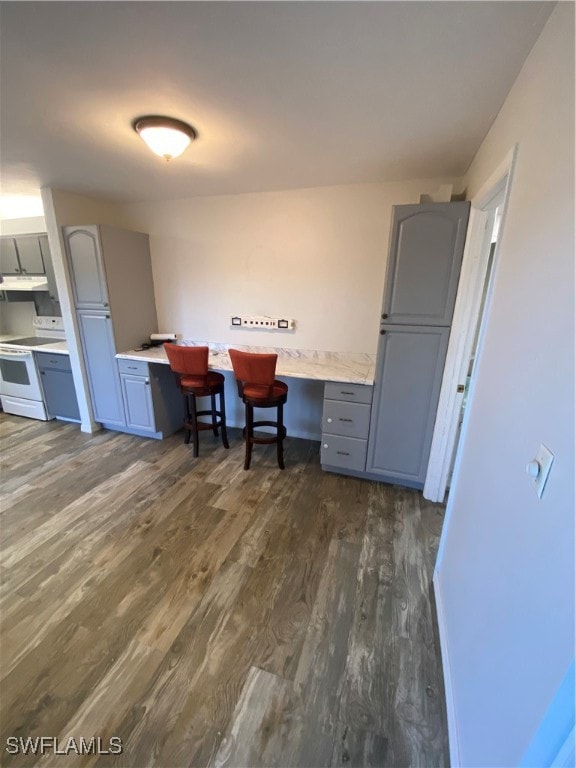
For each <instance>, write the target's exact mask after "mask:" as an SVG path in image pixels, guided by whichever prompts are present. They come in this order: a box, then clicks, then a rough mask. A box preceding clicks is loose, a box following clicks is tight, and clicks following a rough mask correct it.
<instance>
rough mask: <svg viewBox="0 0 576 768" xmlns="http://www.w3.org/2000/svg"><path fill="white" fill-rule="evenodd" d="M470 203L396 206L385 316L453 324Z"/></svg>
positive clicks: (403, 320) (409, 322) (392, 320)
mask: <svg viewBox="0 0 576 768" xmlns="http://www.w3.org/2000/svg"><path fill="white" fill-rule="evenodd" d="M469 208H470V204H469V203H467V202H462V203H450V204H448V205H447V204H441V203H431V204H429V205H402V206H397V207H396V208H395V218H394V222H393V226H392V231H391V234H390V261H389V263H388V270H387V278H386V290H385V293H384V301H383V306H382V314H383V320H385V321H386V322H387V323H397V324H401V325H439V326H446V325H450V322H451V320H452V314H453V312H454V303H455V301H456V291H457V288H458V278H459V275H460V263H461V259H462V250H463V248H464V240H465V238H466V226H467V223H468V212H469Z"/></svg>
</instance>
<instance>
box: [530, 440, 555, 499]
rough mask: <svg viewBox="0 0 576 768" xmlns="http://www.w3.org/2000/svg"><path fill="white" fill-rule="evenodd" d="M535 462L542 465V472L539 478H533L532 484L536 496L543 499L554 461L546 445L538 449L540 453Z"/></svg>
mask: <svg viewBox="0 0 576 768" xmlns="http://www.w3.org/2000/svg"><path fill="white" fill-rule="evenodd" d="M534 461H537V462H538V464H539V465H540V472H539V473H538V476H537V477H533V478H531V482H532V485H533V486H534V490H535V491H536V494H537V495H538V498H539V499H541V498H542V494H543V493H544V486H545V485H546V480H547V479H548V474H549V472H550V467H551V466H552V462H553V461H554V454H553V453H552V451H550V450H549V449H548V448H546V446H545V445H541V446H540V448H538V453H537V454H536V456H535V457H534Z"/></svg>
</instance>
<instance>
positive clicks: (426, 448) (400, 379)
mask: <svg viewBox="0 0 576 768" xmlns="http://www.w3.org/2000/svg"><path fill="white" fill-rule="evenodd" d="M384 330H385V333H384V335H383V336H382V337H381V341H380V346H379V349H378V362H377V368H376V386H375V392H374V401H373V403H372V415H371V420H370V435H369V439H368V462H367V467H366V471H367V472H370V473H373V474H375V475H379V476H381V477H382V479H383V480H388V481H389V482H399V483H400V484H403V481H407V482H406V484H408V485H412V486H415V487H421V486H422V485H423V484H424V480H425V477H426V469H427V467H428V457H429V454H430V446H431V444H432V433H433V429H434V421H435V417H436V408H437V405H438V397H439V395H440V385H441V383H442V373H443V370H444V360H445V358H446V350H447V349H448V337H449V334H450V329H449V328H441V327H440V328H435V327H430V326H389V325H388V326H385V329H384Z"/></svg>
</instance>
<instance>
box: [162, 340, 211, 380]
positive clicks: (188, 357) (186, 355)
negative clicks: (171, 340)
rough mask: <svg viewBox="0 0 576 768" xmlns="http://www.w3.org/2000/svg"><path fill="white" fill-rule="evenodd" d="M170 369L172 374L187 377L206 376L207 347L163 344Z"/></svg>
mask: <svg viewBox="0 0 576 768" xmlns="http://www.w3.org/2000/svg"><path fill="white" fill-rule="evenodd" d="M164 349H165V350H166V356H167V357H168V362H169V363H170V368H171V369H172V370H173V371H174V373H179V374H184V375H186V374H187V375H189V376H207V375H208V347H183V346H180V345H178V344H164Z"/></svg>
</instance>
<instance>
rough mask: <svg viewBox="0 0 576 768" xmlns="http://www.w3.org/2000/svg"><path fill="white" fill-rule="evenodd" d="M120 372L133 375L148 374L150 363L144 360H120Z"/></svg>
mask: <svg viewBox="0 0 576 768" xmlns="http://www.w3.org/2000/svg"><path fill="white" fill-rule="evenodd" d="M118 370H119V371H120V373H131V374H132V375H133V376H148V363H146V362H145V361H144V360H124V359H122V358H120V359H119V360H118Z"/></svg>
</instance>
